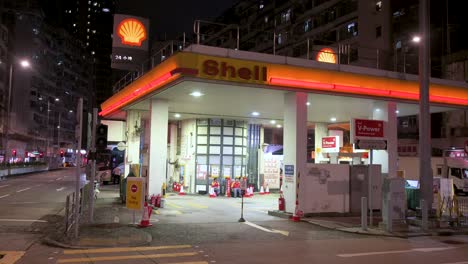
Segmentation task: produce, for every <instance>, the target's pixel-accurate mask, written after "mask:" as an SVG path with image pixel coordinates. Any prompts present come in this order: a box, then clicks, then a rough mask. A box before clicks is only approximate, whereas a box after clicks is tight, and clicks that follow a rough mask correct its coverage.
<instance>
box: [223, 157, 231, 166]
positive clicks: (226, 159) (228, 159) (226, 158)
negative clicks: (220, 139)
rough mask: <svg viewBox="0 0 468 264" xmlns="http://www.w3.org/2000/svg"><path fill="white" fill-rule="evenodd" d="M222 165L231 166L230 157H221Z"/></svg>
mask: <svg viewBox="0 0 468 264" xmlns="http://www.w3.org/2000/svg"><path fill="white" fill-rule="evenodd" d="M223 164H224V165H231V164H232V156H223Z"/></svg>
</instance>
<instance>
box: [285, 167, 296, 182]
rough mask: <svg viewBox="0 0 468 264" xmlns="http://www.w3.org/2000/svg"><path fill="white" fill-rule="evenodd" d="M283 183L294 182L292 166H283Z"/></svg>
mask: <svg viewBox="0 0 468 264" xmlns="http://www.w3.org/2000/svg"><path fill="white" fill-rule="evenodd" d="M284 181H285V182H294V165H284Z"/></svg>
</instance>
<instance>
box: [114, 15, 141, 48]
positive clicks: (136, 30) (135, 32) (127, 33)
mask: <svg viewBox="0 0 468 264" xmlns="http://www.w3.org/2000/svg"><path fill="white" fill-rule="evenodd" d="M117 34H118V35H119V37H120V39H121V41H122V44H125V45H130V46H137V47H140V46H141V42H142V41H144V40H146V38H147V33H146V28H145V26H144V25H143V23H141V22H140V21H139V20H137V19H135V18H127V19H124V20H122V22H120V24H119V26H118V27H117Z"/></svg>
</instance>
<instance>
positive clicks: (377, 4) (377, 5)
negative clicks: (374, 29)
mask: <svg viewBox="0 0 468 264" xmlns="http://www.w3.org/2000/svg"><path fill="white" fill-rule="evenodd" d="M375 11H377V12H380V11H382V1H380V0H379V1H376V2H375Z"/></svg>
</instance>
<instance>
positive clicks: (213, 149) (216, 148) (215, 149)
mask: <svg viewBox="0 0 468 264" xmlns="http://www.w3.org/2000/svg"><path fill="white" fill-rule="evenodd" d="M220 153H221V147H220V146H210V154H220ZM210 162H211V160H210Z"/></svg>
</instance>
